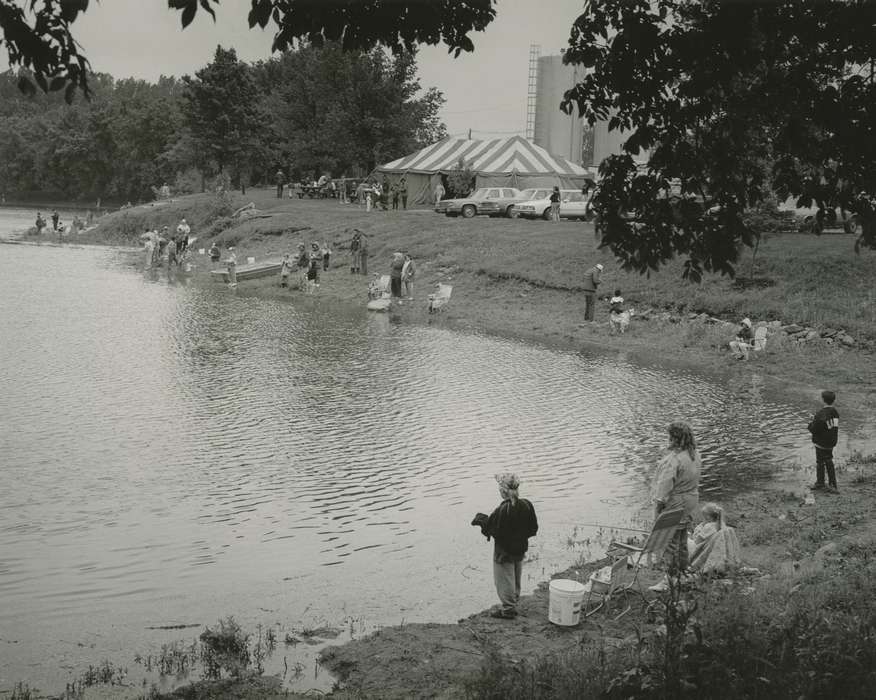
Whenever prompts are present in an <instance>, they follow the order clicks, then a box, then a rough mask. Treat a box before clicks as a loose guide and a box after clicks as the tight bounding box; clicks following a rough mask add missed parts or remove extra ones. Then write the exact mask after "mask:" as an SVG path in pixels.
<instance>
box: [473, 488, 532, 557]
mask: <svg viewBox="0 0 876 700" xmlns="http://www.w3.org/2000/svg"><path fill="white" fill-rule="evenodd" d="M485 529H486V533H485V534H487V535H491V536H492V537H493V539H494V540H495V556H496V558H497V560H498V558H499V557H500V556H503V555H507V556H508V557H510V558H511V559H512V560H516V561H519V560H520V559H522V558H523V555H524V554H525V553H526V550H527V549H529V538H530V537H533V536H534V535H535V534H536V533H537V532H538V520H537V519H536V517H535V508H533V507H532V503H530V502H529V501H527V500H526V499H525V498H519V499H518V500H517V503H512V502H511V501H510V500H509V501H502V502H501V503H500V504H499V507H498V508H496V510H494V511H493V512H492V513H491V514H490V518H489V520H488V521H487V527H486V528H485Z"/></svg>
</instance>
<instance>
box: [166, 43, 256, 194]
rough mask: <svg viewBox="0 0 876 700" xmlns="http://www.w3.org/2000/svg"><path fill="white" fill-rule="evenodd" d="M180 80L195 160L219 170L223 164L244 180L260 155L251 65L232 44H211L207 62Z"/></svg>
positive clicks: (219, 171) (184, 112) (200, 165)
mask: <svg viewBox="0 0 876 700" xmlns="http://www.w3.org/2000/svg"><path fill="white" fill-rule="evenodd" d="M182 81H183V84H184V89H183V101H182V113H183V118H184V121H185V125H186V127H187V128H188V131H189V133H190V134H191V137H192V140H193V141H194V145H195V148H196V152H197V153H198V154H200V158H199V160H200V162H198V163H196V165H197V166H198V167H200V168H201V169H207V170H214V171H215V172H217V173H220V174H222V173H225V171H226V168H229V169H230V170H232V172H233V175H234V177H235V178H236V179H237V180H238V182H240V181H241V177H243V182H245V181H246V180H247V179H248V173H249V172H250V169H251V168H252V167H253V166H254V164H256V163H258V162H259V161H260V160H261V146H262V138H261V130H262V124H263V122H264V118H263V116H262V112H261V110H260V109H259V98H260V95H259V91H258V86H257V84H256V81H255V79H254V77H253V75H252V69H251V68H250V67H249V66H248V65H247V64H246V63H242V62H241V61H238V60H237V54H236V53H235V51H234V49H223V48H222V47H221V46H217V47H216V53H215V54H214V56H213V62H212V63H210V64H208V65H207V66H205V67H204V68H202V69H201V70H199V71H198V72H197V73H195V77H194V78H191V77H189V76H183V78H182Z"/></svg>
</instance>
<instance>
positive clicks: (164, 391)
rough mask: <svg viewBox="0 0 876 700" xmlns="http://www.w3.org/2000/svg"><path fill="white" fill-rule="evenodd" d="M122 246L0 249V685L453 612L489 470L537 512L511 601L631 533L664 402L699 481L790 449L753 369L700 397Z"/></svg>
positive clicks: (691, 380)
mask: <svg viewBox="0 0 876 700" xmlns="http://www.w3.org/2000/svg"><path fill="white" fill-rule="evenodd" d="M135 262H139V256H138V257H137V258H136V261H135V259H134V257H133V256H132V255H131V254H130V253H125V252H123V251H114V250H111V249H100V248H91V249H81V248H80V249H77V248H69V247H68V248H49V247H45V246H43V247H31V246H13V245H4V246H0V299H2V319H0V320H2V324H3V333H2V334H0V357H2V365H0V380H2V386H3V387H4V390H3V392H2V394H0V416H2V436H0V464H2V466H0V596H2V600H3V605H2V607H0V636H2V639H0V647H2V648H0V689H3V688H8V687H11V685H12V683H14V682H15V681H17V680H27V681H29V682H30V683H31V685H37V686H38V687H40V688H42V689H44V690H47V691H52V690H54V691H57V690H58V689H59V688H61V689H63V685H64V682H65V681H67V680H70V679H72V678H75V677H76V676H77V675H78V674H79V673H80V672H81V670H82V668H83V667H87V665H88V664H97V663H99V662H100V661H102V660H103V659H109V660H111V661H112V662H113V663H118V664H121V665H125V666H128V667H129V668H133V666H134V664H133V662H132V659H133V658H134V655H135V654H142V655H146V654H147V653H154V652H155V651H156V650H157V649H158V648H159V647H160V646H161V645H162V644H164V643H166V642H169V641H172V640H174V639H192V638H194V636H196V635H197V633H198V632H199V631H200V630H199V629H196V628H194V627H193V628H192V630H190V632H191V634H190V635H188V636H187V633H186V632H185V631H184V630H183V631H181V630H180V629H175V630H168V629H167V628H168V627H177V626H182V625H193V626H197V627H201V626H203V625H212V624H215V622H216V621H217V620H218V619H219V618H224V617H225V616H227V615H234V616H235V618H236V619H237V620H238V621H240V622H241V624H243V625H244V627H249V628H250V629H252V628H254V627H255V625H259V624H260V625H263V626H265V627H268V626H272V625H276V626H278V627H277V628H278V629H282V630H284V631H290V630H294V629H300V628H302V627H309V628H311V629H313V628H318V627H321V626H328V627H340V628H343V629H344V630H345V631H346V632H345V634H346V636H347V637H348V636H349V635H350V634H351V633H352V634H356V633H361V632H364V631H368V630H370V629H373V628H374V626H376V625H388V624H397V623H400V622H402V621H408V622H413V621H455V620H457V619H458V618H460V617H463V616H466V615H469V614H471V613H474V612H476V611H479V610H481V609H483V608H485V607H488V606H489V605H491V604H493V603H494V602H495V601H494V598H495V593H494V591H493V587H492V582H491V563H490V551H491V550H490V545H488V544H487V543H486V542H485V541H484V540H483V538H482V537H481V535H480V533H479V531H478V530H476V529H475V528H473V527H471V526H470V524H469V522H470V521H471V518H472V517H473V515H474V514H475V513H476V512H477V511H485V512H489V510H490V509H492V508H493V507H495V506H496V505H497V503H498V500H499V499H498V495H497V490H496V484H495V481H494V480H493V475H494V474H495V473H496V472H499V471H504V470H514V471H516V472H517V473H518V474H519V476H520V478H521V480H522V487H521V495H523V496H525V497H527V498H530V499H531V500H532V501H533V503H534V504H535V506H536V509H537V511H538V515H539V520H540V525H541V528H540V531H539V535H538V537H536V538H535V539H534V540H533V542H532V545H533V546H532V551H531V556H530V562H529V563H528V564H527V566H526V567H524V572H525V582H524V585H525V587H526V588H527V590H531V589H532V587H533V586H534V585H535V584H536V583H537V582H538V581H541V580H544V579H545V578H546V577H548V576H549V575H550V574H551V573H552V572H555V571H557V570H560V569H562V568H565V567H566V566H568V565H569V564H570V563H571V562H572V561H573V560H574V558H575V556H576V555H577V554H578V553H579V552H580V551H581V547H580V546H577V547H575V548H572V547H570V542H569V541H570V539H575V538H578V539H579V540H580V539H581V538H584V537H587V536H591V535H593V534H594V533H595V532H596V525H595V524H603V525H615V526H624V525H626V526H635V525H637V524H640V523H642V522H644V520H643V515H645V514H647V512H648V506H647V504H648V489H649V483H650V475H651V472H652V470H653V465H654V463H655V460H656V458H657V456H658V454H659V451H660V449H661V448H662V446H663V445H664V443H665V437H664V431H665V426H666V425H667V423H668V422H669V421H670V420H672V419H674V418H676V417H684V418H687V419H689V420H690V421H691V422H692V423H693V425H694V428H695V431H696V434H697V436H698V439H699V441H700V443H701V446H702V452H703V455H704V462H705V473H704V477H703V491H704V494H703V495H704V497H706V498H707V497H714V498H720V497H721V496H722V495H725V494H728V493H730V492H732V491H734V490H736V489H740V488H751V487H753V486H757V485H758V484H763V483H764V482H766V481H767V480H770V479H772V478H774V477H775V476H776V475H777V474H781V473H787V472H788V470H789V469H790V468H792V467H793V466H794V465H795V464H797V463H799V462H801V461H804V460H808V459H809V452H810V451H809V449H808V447H807V440H806V434H805V421H806V415H805V414H804V413H801V412H800V410H799V409H796V408H794V407H792V406H790V405H788V404H785V403H783V402H782V401H781V400H780V399H777V398H773V394H772V392H770V391H768V390H767V389H766V388H765V386H764V384H763V382H762V381H761V380H759V379H758V378H757V376H756V375H753V377H752V380H751V383H750V384H749V385H746V386H743V387H732V388H728V387H725V386H722V385H721V384H720V383H719V382H718V381H715V380H713V379H710V378H709V377H705V376H701V375H697V374H694V373H691V372H685V371H678V370H668V369H661V368H660V367H659V366H656V365H653V364H647V363H641V362H639V363H636V362H633V361H631V360H629V359H625V358H624V357H623V356H619V355H618V354H616V353H615V354H598V353H586V352H583V353H582V352H579V353H576V352H569V351H558V350H554V349H550V348H547V347H541V346H536V345H532V344H526V343H523V342H516V341H512V340H506V339H499V338H495V337H489V336H479V335H464V334H459V333H454V332H450V331H447V330H444V329H441V328H435V327H429V326H418V327H410V326H405V325H400V324H396V323H393V322H392V319H391V318H390V317H389V316H387V315H385V314H371V315H369V313H368V312H366V311H365V310H364V309H359V308H350V307H345V306H338V305H333V304H332V302H331V301H330V300H329V299H328V298H319V297H315V298H307V299H304V298H302V297H298V296H293V298H292V299H291V300H290V301H289V302H281V301H276V300H272V301H267V300H259V299H254V298H244V297H242V296H240V295H239V294H236V293H235V292H234V291H233V290H229V289H227V288H226V287H224V286H222V285H216V286H215V287H211V286H197V285H194V284H187V283H186V280H185V279H184V278H182V276H181V279H180V280H175V281H174V280H172V281H170V282H169V281H168V280H166V279H164V278H148V277H145V276H144V274H143V273H142V272H140V271H138V270H137V269H136V267H135ZM330 280H331V273H329V274H328V276H327V279H326V280H325V284H324V285H323V286H324V287H326V286H327V285H330ZM576 526H577V529H576ZM282 636H283V635H282V634H281V639H282ZM342 638H344V637H342ZM283 653H284V654H286V655H287V656H288V657H289V659H290V662H291V660H292V659H293V658H306V654H305V655H304V656H300V654H301V653H303V652H300V653H299V652H296V651H294V650H291V649H290V650H289V651H284V652H283ZM295 654H299V656H298V657H296V656H294V655H295ZM281 656H282V654H281ZM281 661H282V659H281ZM280 670H282V663H280ZM324 675H325V674H323V676H324ZM330 682H331V679H326V678H324V677H316V678H314V677H313V674H307V675H306V677H304V678H302V679H299V680H298V681H296V682H295V683H292V684H291V686H290V687H296V688H301V689H307V688H310V687H326V684H328V685H330Z"/></svg>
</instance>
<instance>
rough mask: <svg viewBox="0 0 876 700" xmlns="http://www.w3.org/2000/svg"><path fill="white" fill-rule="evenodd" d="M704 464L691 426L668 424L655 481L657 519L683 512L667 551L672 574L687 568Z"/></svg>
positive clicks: (678, 422)
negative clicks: (690, 530) (665, 448)
mask: <svg viewBox="0 0 876 700" xmlns="http://www.w3.org/2000/svg"><path fill="white" fill-rule="evenodd" d="M701 469H702V461H701V459H700V453H699V452H698V451H697V444H696V441H695V440H694V436H693V431H692V430H691V427H690V425H688V424H687V423H684V422H682V421H676V422H674V423H670V424H669V448H668V451H667V453H666V456H665V457H663V459H661V460H660V461H659V462H658V463H657V474H656V475H655V478H654V517H655V519H656V518H657V516H659V515H660V513H662V512H663V511H664V510H676V509H678V508H680V509H682V511H683V515H682V518H681V523H680V524H679V526H678V530H676V532H675V536H674V537H673V538H672V541H671V542H670V543H669V547H668V548H667V550H666V559H667V565H668V569H669V573H670V574H675V573H679V572H683V571H684V570H685V569H687V567H688V553H687V529H688V526H689V525H690V524H691V523H692V522H693V518H694V514H695V513H696V511H697V509H698V508H699V502H700V496H699V490H700V470H701ZM658 585H659V584H658Z"/></svg>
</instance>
